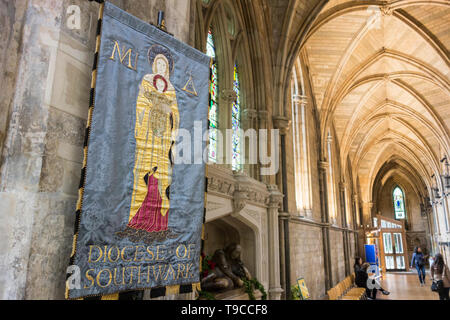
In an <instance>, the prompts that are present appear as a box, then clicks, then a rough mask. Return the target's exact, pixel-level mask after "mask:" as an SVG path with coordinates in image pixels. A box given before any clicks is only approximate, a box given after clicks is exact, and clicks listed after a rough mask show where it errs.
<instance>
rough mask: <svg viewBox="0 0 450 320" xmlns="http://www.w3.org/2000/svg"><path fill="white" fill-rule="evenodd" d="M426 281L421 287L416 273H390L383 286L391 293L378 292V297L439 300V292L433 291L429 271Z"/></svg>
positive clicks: (385, 298)
mask: <svg viewBox="0 0 450 320" xmlns="http://www.w3.org/2000/svg"><path fill="white" fill-rule="evenodd" d="M425 281H426V285H425V286H424V287H421V286H420V283H419V278H418V276H417V274H416V273H413V272H402V273H388V274H387V275H386V278H385V280H383V282H382V286H383V288H384V289H386V290H388V291H390V292H391V294H390V295H388V296H385V295H382V294H381V293H378V296H377V298H378V299H380V300H439V296H438V294H437V293H435V292H432V291H431V280H430V274H429V272H427V276H426V280H425Z"/></svg>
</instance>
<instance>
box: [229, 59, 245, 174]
mask: <svg viewBox="0 0 450 320" xmlns="http://www.w3.org/2000/svg"><path fill="white" fill-rule="evenodd" d="M233 90H234V92H235V93H236V100H235V101H234V102H233V107H232V110H231V128H232V130H233V142H232V143H233V144H232V147H233V150H232V151H233V156H232V168H233V170H235V171H238V170H241V147H242V146H241V130H240V129H241V84H240V82H239V72H238V67H237V65H236V64H235V65H234V76H233Z"/></svg>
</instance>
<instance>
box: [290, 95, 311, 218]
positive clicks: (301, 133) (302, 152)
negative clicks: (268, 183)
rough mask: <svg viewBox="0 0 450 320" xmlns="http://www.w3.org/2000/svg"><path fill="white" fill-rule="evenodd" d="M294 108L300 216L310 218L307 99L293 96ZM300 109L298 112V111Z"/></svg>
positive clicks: (294, 137) (294, 139) (294, 140)
mask: <svg viewBox="0 0 450 320" xmlns="http://www.w3.org/2000/svg"><path fill="white" fill-rule="evenodd" d="M293 102H294V108H295V111H294V113H293V117H294V118H293V119H292V121H293V122H294V129H295V131H294V132H293V142H294V144H295V145H296V149H295V150H297V152H296V154H295V158H296V159H294V160H295V161H296V163H297V165H298V166H299V172H300V175H299V176H298V177H296V179H299V180H300V181H299V182H300V183H299V184H300V186H301V188H300V190H299V191H296V192H301V195H300V197H301V207H300V215H301V216H303V217H307V218H312V192H311V190H312V183H311V167H310V156H309V147H308V141H309V140H308V123H307V119H308V117H307V114H306V113H307V106H308V99H307V97H306V96H302V95H294V96H293ZM299 109H300V111H299Z"/></svg>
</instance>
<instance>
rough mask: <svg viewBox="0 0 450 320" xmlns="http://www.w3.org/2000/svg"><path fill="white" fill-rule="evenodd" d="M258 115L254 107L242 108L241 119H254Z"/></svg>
mask: <svg viewBox="0 0 450 320" xmlns="http://www.w3.org/2000/svg"><path fill="white" fill-rule="evenodd" d="M257 117H258V111H256V109H244V110H242V118H243V120H244V121H245V120H254V119H256V118H257Z"/></svg>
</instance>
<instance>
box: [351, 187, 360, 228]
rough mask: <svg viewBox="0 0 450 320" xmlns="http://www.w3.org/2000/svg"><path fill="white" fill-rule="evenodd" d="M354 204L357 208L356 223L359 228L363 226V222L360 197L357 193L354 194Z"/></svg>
mask: <svg viewBox="0 0 450 320" xmlns="http://www.w3.org/2000/svg"><path fill="white" fill-rule="evenodd" d="M353 206H354V208H355V209H354V210H355V224H356V226H357V227H358V228H360V227H361V225H362V223H361V214H360V212H359V197H358V195H357V194H354V195H353Z"/></svg>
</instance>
